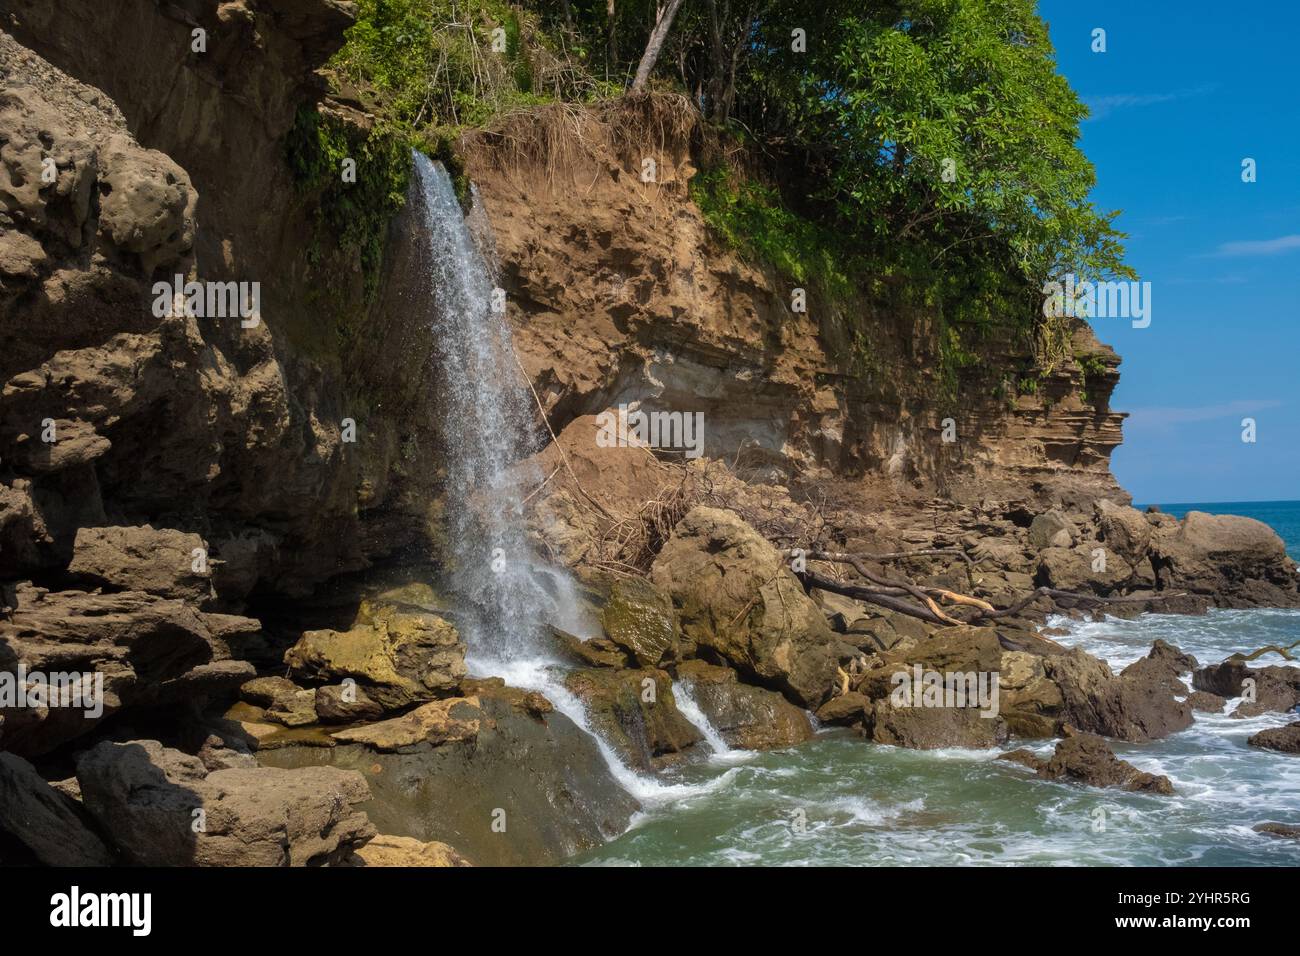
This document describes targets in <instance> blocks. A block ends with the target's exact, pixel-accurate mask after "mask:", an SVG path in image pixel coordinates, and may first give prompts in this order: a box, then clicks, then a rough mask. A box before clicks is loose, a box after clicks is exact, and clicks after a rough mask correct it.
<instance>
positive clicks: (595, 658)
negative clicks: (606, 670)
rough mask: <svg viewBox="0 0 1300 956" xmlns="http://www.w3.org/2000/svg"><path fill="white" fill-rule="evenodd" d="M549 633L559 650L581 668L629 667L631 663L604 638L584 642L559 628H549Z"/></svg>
mask: <svg viewBox="0 0 1300 956" xmlns="http://www.w3.org/2000/svg"><path fill="white" fill-rule="evenodd" d="M549 632H550V634H551V637H552V638H553V641H554V644H555V646H556V648H557V650H559V652H560V653H561V654H562V655H564V657H565V658H567V659H568V660H569V661H571V662H572V663H574V664H577V665H579V666H580V667H627V666H628V664H629V663H630V662H629V660H628V655H627V654H626V653H625V652H624V651H623V650H621V649H620V648H619V647H617V646H616V645H615V644H614V642H613V641H609V640H606V639H605V638H602V637H593V638H588V639H587V640H585V641H584V640H583V639H582V638H580V637H578V636H577V635H576V634H570V633H569V632H568V631H562V630H560V629H559V628H558V627H551V628H549Z"/></svg>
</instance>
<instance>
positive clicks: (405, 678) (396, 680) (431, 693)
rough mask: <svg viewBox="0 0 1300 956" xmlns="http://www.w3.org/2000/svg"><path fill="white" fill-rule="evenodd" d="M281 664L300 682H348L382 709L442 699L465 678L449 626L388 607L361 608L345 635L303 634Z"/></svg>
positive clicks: (436, 618)
mask: <svg viewBox="0 0 1300 956" xmlns="http://www.w3.org/2000/svg"><path fill="white" fill-rule="evenodd" d="M284 660H285V663H286V664H288V665H289V667H290V668H292V669H293V671H294V673H295V674H298V675H300V676H302V677H306V678H310V679H314V680H328V681H339V680H342V679H344V678H352V679H353V680H355V681H356V682H357V684H359V685H360V686H361V687H363V688H364V689H365V691H366V694H367V695H368V696H369V697H370V699H371V700H373V701H374V702H375V703H377V704H379V705H380V706H381V707H383V708H384V709H386V710H397V709H400V708H402V707H406V706H409V705H411V704H415V703H421V702H424V701H429V700H433V699H435V698H437V697H440V696H446V695H447V694H448V693H451V692H453V691H454V690H455V688H456V686H457V684H458V683H459V682H460V679H461V678H462V677H464V676H465V645H464V644H463V643H461V640H460V635H459V634H458V633H457V632H456V628H455V627H453V626H452V625H451V624H450V623H449V622H448V621H446V620H444V619H443V618H441V617H439V616H438V615H436V614H430V613H425V612H421V611H410V610H404V609H400V608H398V607H397V606H395V605H391V604H385V605H380V606H378V607H373V606H371V605H369V604H363V605H362V609H361V613H360V614H359V615H358V619H357V623H355V624H354V625H353V626H352V628H351V629H349V630H347V631H332V630H320V631H307V632H306V633H305V634H303V636H302V637H301V638H300V639H299V640H298V643H296V644H295V645H294V646H293V647H291V648H289V650H288V651H286V652H285V655H284Z"/></svg>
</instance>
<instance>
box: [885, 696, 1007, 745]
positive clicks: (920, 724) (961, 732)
mask: <svg viewBox="0 0 1300 956" xmlns="http://www.w3.org/2000/svg"><path fill="white" fill-rule="evenodd" d="M864 727H865V731H866V734H867V736H868V737H869V738H870V739H871V740H873V741H875V742H876V743H878V744H890V745H892V746H895V747H910V748H912V749H915V750H936V749H939V748H941V747H968V748H973V749H977V750H987V749H988V748H990V747H996V746H998V745H999V744H1002V743H1005V742H1006V739H1007V733H1008V731H1007V724H1006V721H1005V720H1003V719H1002V717H1000V716H988V717H983V716H980V711H979V708H978V707H900V706H897V705H895V704H894V703H893V702H892V701H890V700H889V699H888V698H886V699H884V700H877V701H875V702H874V703H873V704H872V709H871V711H869V712H868V713H867V715H866V722H865V725H864Z"/></svg>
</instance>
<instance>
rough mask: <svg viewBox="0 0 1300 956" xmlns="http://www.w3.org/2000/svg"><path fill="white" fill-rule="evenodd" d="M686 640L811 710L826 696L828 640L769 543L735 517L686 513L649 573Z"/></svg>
mask: <svg viewBox="0 0 1300 956" xmlns="http://www.w3.org/2000/svg"><path fill="white" fill-rule="evenodd" d="M650 579H651V581H652V582H653V583H654V584H656V585H657V586H659V587H661V588H663V589H664V590H665V591H667V592H668V593H669V594H670V595H671V597H672V600H673V604H674V606H675V607H676V608H677V610H678V614H679V618H680V620H681V626H682V631H683V634H684V635H685V637H686V638H687V639H688V640H690V641H692V642H694V643H695V644H697V645H698V646H699V647H703V648H709V649H710V650H711V651H713V652H714V653H715V654H718V655H719V656H721V657H722V658H724V659H725V660H726V661H727V663H729V664H730V665H731V666H733V667H735V668H736V670H738V671H739V672H740V673H741V674H743V675H746V676H747V677H750V678H753V679H754V680H755V681H756V682H759V683H762V684H764V685H765V686H768V687H771V688H773V689H776V690H780V691H781V692H782V693H784V694H786V695H787V696H788V697H790V699H791V700H793V701H794V702H796V703H798V704H800V705H802V706H804V707H808V708H816V707H818V706H820V705H821V703H822V701H824V700H825V699H826V698H827V697H829V696H830V692H831V688H832V686H833V684H834V681H835V669H836V665H837V658H836V654H835V652H834V650H833V644H834V640H835V638H834V634H833V632H832V631H831V629H830V627H829V626H828V625H827V624H826V619H825V616H824V615H823V614H822V612H821V609H820V608H819V607H818V606H817V605H816V603H815V602H814V601H813V600H812V599H811V598H809V597H808V595H807V594H805V593H804V591H803V588H802V587H801V586H800V584H799V581H798V580H797V579H796V578H795V576H794V574H793V573H792V572H791V571H790V569H789V568H788V567H787V566H786V564H785V561H784V559H783V558H782V557H781V555H780V553H778V552H777V550H776V548H774V547H773V546H772V545H771V544H770V543H768V542H767V541H766V540H765V539H764V538H763V537H762V536H761V535H759V534H758V533H757V532H756V531H754V529H753V528H751V527H750V526H749V525H747V524H746V523H745V522H744V521H742V520H741V519H740V518H739V517H737V516H736V515H735V514H734V513H732V512H729V511H723V510H720V509H717V508H707V507H697V508H694V509H692V510H691V511H690V512H689V513H688V514H687V515H686V517H685V518H683V519H682V520H681V522H679V523H678V525H677V527H676V528H675V529H674V530H673V534H672V537H671V538H670V539H669V540H668V541H667V543H665V545H664V547H663V549H662V550H661V551H660V553H659V556H658V557H657V558H655V562H654V565H653V567H652V568H651V572H650Z"/></svg>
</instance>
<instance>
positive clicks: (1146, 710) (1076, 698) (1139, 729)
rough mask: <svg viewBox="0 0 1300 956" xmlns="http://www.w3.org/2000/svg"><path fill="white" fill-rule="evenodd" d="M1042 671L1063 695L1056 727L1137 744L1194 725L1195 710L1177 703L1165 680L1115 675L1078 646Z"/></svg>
mask: <svg viewBox="0 0 1300 956" xmlns="http://www.w3.org/2000/svg"><path fill="white" fill-rule="evenodd" d="M1043 667H1044V669H1045V670H1046V673H1047V676H1048V678H1050V679H1051V680H1052V681H1053V682H1054V683H1055V684H1056V686H1057V688H1058V689H1059V691H1060V694H1061V706H1060V709H1059V711H1058V712H1057V713H1056V714H1055V715H1054V716H1055V718H1056V721H1057V724H1058V726H1063V725H1066V724H1068V725H1071V726H1073V727H1076V728H1078V729H1079V730H1082V731H1085V732H1089V733H1096V734H1101V735H1102V736H1106V737H1115V738H1117V739H1120V740H1128V741H1133V742H1140V741H1146V740H1156V739H1158V738H1160V737H1166V736H1168V735H1169V734H1171V733H1175V732H1176V731H1179V730H1184V729H1186V728H1187V727H1189V726H1191V723H1192V709H1191V707H1190V706H1188V705H1187V703H1186V702H1185V701H1180V700H1177V699H1175V697H1174V690H1173V688H1172V687H1171V686H1170V685H1169V683H1168V681H1167V680H1166V679H1165V678H1164V677H1163V676H1157V677H1152V676H1151V675H1150V674H1142V673H1138V674H1136V675H1130V676H1118V677H1117V676H1115V675H1114V674H1112V673H1111V670H1110V667H1108V666H1107V665H1106V663H1105V662H1104V661H1101V660H1098V659H1097V658H1095V657H1093V656H1091V655H1090V654H1086V653H1085V652H1084V651H1083V650H1082V649H1081V648H1077V647H1076V648H1073V649H1072V650H1070V651H1068V652H1066V653H1064V654H1057V655H1053V656H1051V657H1045V658H1043Z"/></svg>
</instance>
